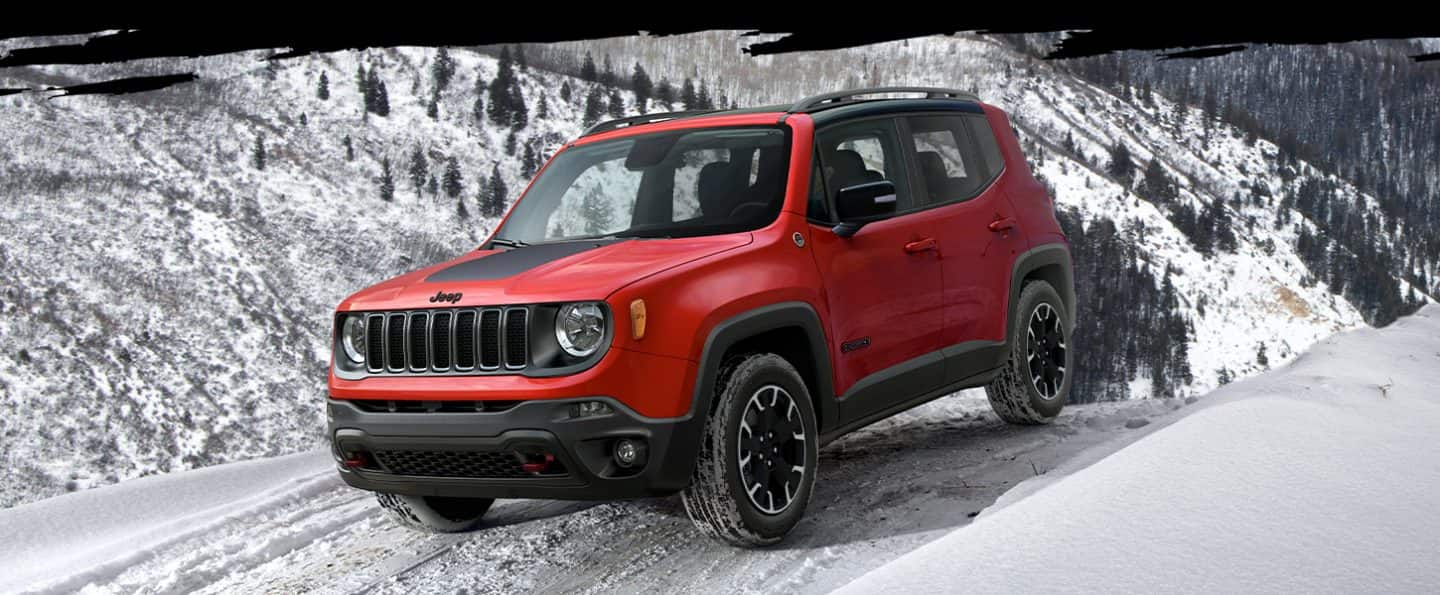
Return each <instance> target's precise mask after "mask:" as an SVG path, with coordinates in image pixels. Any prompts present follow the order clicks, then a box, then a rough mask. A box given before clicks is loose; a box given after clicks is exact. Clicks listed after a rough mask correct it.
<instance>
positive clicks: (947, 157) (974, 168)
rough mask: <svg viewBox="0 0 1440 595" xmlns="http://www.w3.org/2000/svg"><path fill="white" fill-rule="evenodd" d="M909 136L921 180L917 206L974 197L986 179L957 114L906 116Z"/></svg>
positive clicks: (968, 134)
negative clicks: (921, 189) (922, 186)
mask: <svg viewBox="0 0 1440 595" xmlns="http://www.w3.org/2000/svg"><path fill="white" fill-rule="evenodd" d="M907 121H908V123H909V129H910V132H909V136H910V142H911V143H912V145H913V147H914V150H915V166H916V170H918V171H919V173H920V178H921V180H922V181H923V182H924V184H925V190H924V192H921V193H920V195H919V196H920V200H919V204H920V205H921V206H928V205H936V204H942V203H947V202H956V201H961V200H966V199H969V198H972V197H974V196H975V195H976V194H978V193H979V192H980V190H981V189H982V188H983V187H984V185H985V183H986V182H987V181H988V180H989V176H985V175H984V170H985V169H986V168H985V167H984V166H983V165H982V163H983V159H982V158H981V157H980V156H979V155H978V154H977V149H976V147H975V145H974V143H972V142H971V141H970V131H969V129H967V128H966V126H965V119H964V118H963V117H960V116H919V117H913V118H909V119H908V120H907Z"/></svg>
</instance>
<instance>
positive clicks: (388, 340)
mask: <svg viewBox="0 0 1440 595" xmlns="http://www.w3.org/2000/svg"><path fill="white" fill-rule="evenodd" d="M385 365H386V366H387V367H389V368H390V371H392V372H402V371H404V370H405V315H404V314H391V315H390V316H388V317H386V319H385Z"/></svg>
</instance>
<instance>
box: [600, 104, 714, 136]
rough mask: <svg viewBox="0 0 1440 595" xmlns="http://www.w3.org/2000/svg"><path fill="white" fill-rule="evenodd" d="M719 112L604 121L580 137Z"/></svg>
mask: <svg viewBox="0 0 1440 595" xmlns="http://www.w3.org/2000/svg"><path fill="white" fill-rule="evenodd" d="M718 111H722V110H713V109H706V110H687V111H681V112H655V113H650V114H642V115H639V116H630V117H628V118H619V119H615V120H606V121H604V122H601V123H599V124H596V125H594V126H591V127H589V128H587V129H585V132H584V133H583V134H581V135H580V136H582V137H583V136H590V135H592V134H598V133H601V132H609V131H611V130H615V129H617V128H626V127H630V126H639V125H641V124H653V123H655V122H664V121H666V120H679V119H681V118H693V117H695V116H703V115H705V114H713V113H715V112H718Z"/></svg>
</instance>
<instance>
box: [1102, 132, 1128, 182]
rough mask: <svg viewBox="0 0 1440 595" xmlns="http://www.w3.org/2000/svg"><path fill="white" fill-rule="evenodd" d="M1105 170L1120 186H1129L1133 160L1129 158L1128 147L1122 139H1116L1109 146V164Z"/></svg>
mask: <svg viewBox="0 0 1440 595" xmlns="http://www.w3.org/2000/svg"><path fill="white" fill-rule="evenodd" d="M1106 172H1108V173H1109V174H1110V175H1111V176H1112V177H1114V178H1115V179H1116V180H1119V181H1120V184H1121V185H1122V186H1125V187H1126V188H1129V187H1130V181H1131V179H1132V178H1133V177H1134V176H1135V162H1134V161H1132V160H1131V156H1130V147H1127V146H1125V142H1124V141H1119V140H1117V141H1115V146H1113V147H1110V165H1109V167H1107V168H1106Z"/></svg>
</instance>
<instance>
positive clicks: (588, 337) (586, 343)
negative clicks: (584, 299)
mask: <svg viewBox="0 0 1440 595" xmlns="http://www.w3.org/2000/svg"><path fill="white" fill-rule="evenodd" d="M604 338H605V310H603V309H601V308H600V306H599V304H595V303H583V304H565V305H564V306H561V308H560V312H558V313H557V314H556V315H555V340H556V341H559V342H560V348H561V349H564V350H565V353H568V354H570V355H573V356H575V357H585V356H587V355H590V354H592V353H595V350H597V349H599V348H600V341H601V340H602V339H604Z"/></svg>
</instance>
